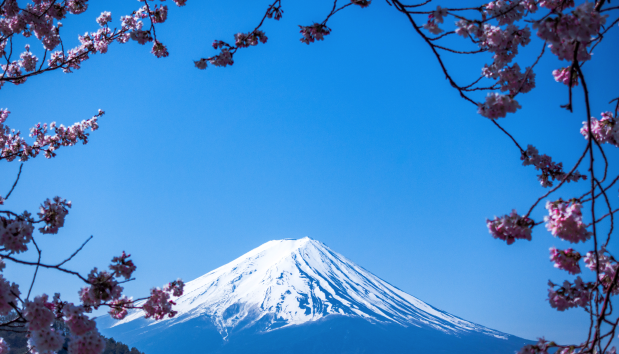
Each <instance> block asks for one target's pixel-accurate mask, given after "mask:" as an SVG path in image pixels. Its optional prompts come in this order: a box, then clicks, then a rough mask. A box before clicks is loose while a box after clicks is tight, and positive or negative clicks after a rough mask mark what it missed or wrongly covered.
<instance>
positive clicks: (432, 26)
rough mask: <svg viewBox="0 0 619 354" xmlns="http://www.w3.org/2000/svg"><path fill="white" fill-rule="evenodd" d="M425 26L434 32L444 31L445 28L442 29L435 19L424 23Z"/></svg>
mask: <svg viewBox="0 0 619 354" xmlns="http://www.w3.org/2000/svg"><path fill="white" fill-rule="evenodd" d="M423 28H425V29H427V30H428V31H429V32H430V33H432V34H439V33H441V32H443V30H442V29H440V28H439V27H438V25H437V24H436V22H434V21H433V20H428V22H426V23H424V24H423Z"/></svg>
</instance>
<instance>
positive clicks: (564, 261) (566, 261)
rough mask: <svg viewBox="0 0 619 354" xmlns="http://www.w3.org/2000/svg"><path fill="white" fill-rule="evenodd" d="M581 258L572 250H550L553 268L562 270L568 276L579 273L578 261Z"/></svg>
mask: <svg viewBox="0 0 619 354" xmlns="http://www.w3.org/2000/svg"><path fill="white" fill-rule="evenodd" d="M580 258H582V256H581V255H580V253H578V252H576V251H574V250H573V249H572V248H568V249H566V250H559V249H556V248H554V247H551V248H550V260H551V261H552V262H554V265H555V268H558V269H563V270H565V271H567V272H568V273H570V274H578V273H580V265H579V264H578V261H580Z"/></svg>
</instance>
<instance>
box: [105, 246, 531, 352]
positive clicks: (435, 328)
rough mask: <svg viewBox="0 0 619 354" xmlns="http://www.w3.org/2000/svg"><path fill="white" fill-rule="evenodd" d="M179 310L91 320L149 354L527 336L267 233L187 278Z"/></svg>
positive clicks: (374, 346) (498, 346)
mask: <svg viewBox="0 0 619 354" xmlns="http://www.w3.org/2000/svg"><path fill="white" fill-rule="evenodd" d="M174 301H175V302H176V304H177V306H176V307H175V310H177V311H178V314H177V315H176V316H175V317H173V318H166V319H164V320H161V321H153V320H146V319H144V314H143V313H142V311H141V310H140V311H133V312H131V313H130V314H129V315H128V316H127V317H126V318H125V319H123V320H121V321H116V320H113V319H112V318H110V317H109V316H103V317H101V318H99V319H98V323H99V328H100V330H101V332H102V333H103V334H104V335H106V336H108V337H110V336H111V337H114V338H115V339H116V340H119V341H121V342H123V343H126V344H128V345H130V346H135V347H137V348H138V349H139V350H141V351H144V352H145V353H146V354H163V353H181V352H197V353H205V354H206V353H213V354H215V353H217V354H236V353H248V352H251V353H265V354H266V353H273V354H280V353H281V354H284V353H295V354H310V353H312V354H313V353H329V354H330V353H333V354H335V353H337V354H341V353H445V354H448V353H475V354H483V353H488V354H489V353H514V351H517V350H518V349H520V348H521V347H522V346H523V345H525V344H528V343H530V341H527V340H525V339H522V338H518V337H515V336H512V335H509V334H505V333H502V332H499V331H495V330H492V329H489V328H486V327H484V326H481V325H478V324H475V323H472V322H469V321H466V320H463V319H461V318H458V317H456V316H453V315H451V314H449V313H447V312H444V311H441V310H438V309H436V308H435V307H432V306H430V305H429V304H427V303H425V302H423V301H421V300H419V299H417V298H415V297H413V296H411V295H409V294H407V293H405V292H403V291H401V290H399V289H398V288H396V287H394V286H393V285H391V284H389V283H387V282H386V281H384V280H382V279H380V278H379V277H377V276H375V275H374V274H372V273H370V272H368V271H367V270H365V269H364V268H362V267H360V266H358V265H356V264H355V263H354V262H352V261H351V260H349V259H347V258H345V257H344V256H342V255H340V254H338V253H336V252H334V251H332V250H331V249H330V248H329V247H327V246H326V245H325V244H323V243H321V242H319V241H316V240H313V239H310V238H308V237H305V238H302V239H284V240H276V241H269V242H267V243H265V244H263V245H262V246H260V247H258V248H256V249H254V250H252V251H250V252H248V253H246V254H244V255H243V256H241V257H239V258H237V259H235V260H234V261H232V262H230V263H228V264H226V265H224V266H222V267H219V268H217V269H215V270H213V271H211V272H209V273H207V274H205V275H203V276H201V277H199V278H197V279H195V280H193V281H190V282H188V283H187V284H186V286H185V293H184V294H183V296H180V297H178V298H176V299H175V300H174Z"/></svg>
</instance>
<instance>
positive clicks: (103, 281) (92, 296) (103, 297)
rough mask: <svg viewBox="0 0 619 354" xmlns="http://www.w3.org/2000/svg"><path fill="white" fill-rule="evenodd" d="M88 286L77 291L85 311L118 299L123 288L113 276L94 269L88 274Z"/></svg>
mask: <svg viewBox="0 0 619 354" xmlns="http://www.w3.org/2000/svg"><path fill="white" fill-rule="evenodd" d="M88 284H89V285H90V286H87V287H84V288H82V289H81V290H80V291H79V296H80V300H81V301H82V303H83V304H84V306H86V308H87V309H89V308H91V307H94V308H95V309H97V308H99V306H101V304H102V303H106V302H108V301H112V300H116V299H119V298H120V296H121V295H122V291H123V288H122V286H120V285H118V282H117V281H116V280H115V279H114V274H111V273H108V272H106V271H99V270H98V269H97V268H94V269H93V270H92V271H90V274H88Z"/></svg>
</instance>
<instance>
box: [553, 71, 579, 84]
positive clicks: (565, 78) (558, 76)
mask: <svg viewBox="0 0 619 354" xmlns="http://www.w3.org/2000/svg"><path fill="white" fill-rule="evenodd" d="M552 76H554V78H555V81H556V82H560V83H562V84H564V85H568V86H569V85H570V82H571V83H572V87H574V86H578V74H576V70H574V71H573V74H572V69H571V68H569V67H568V68H561V69H557V70H554V71H553V72H552Z"/></svg>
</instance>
